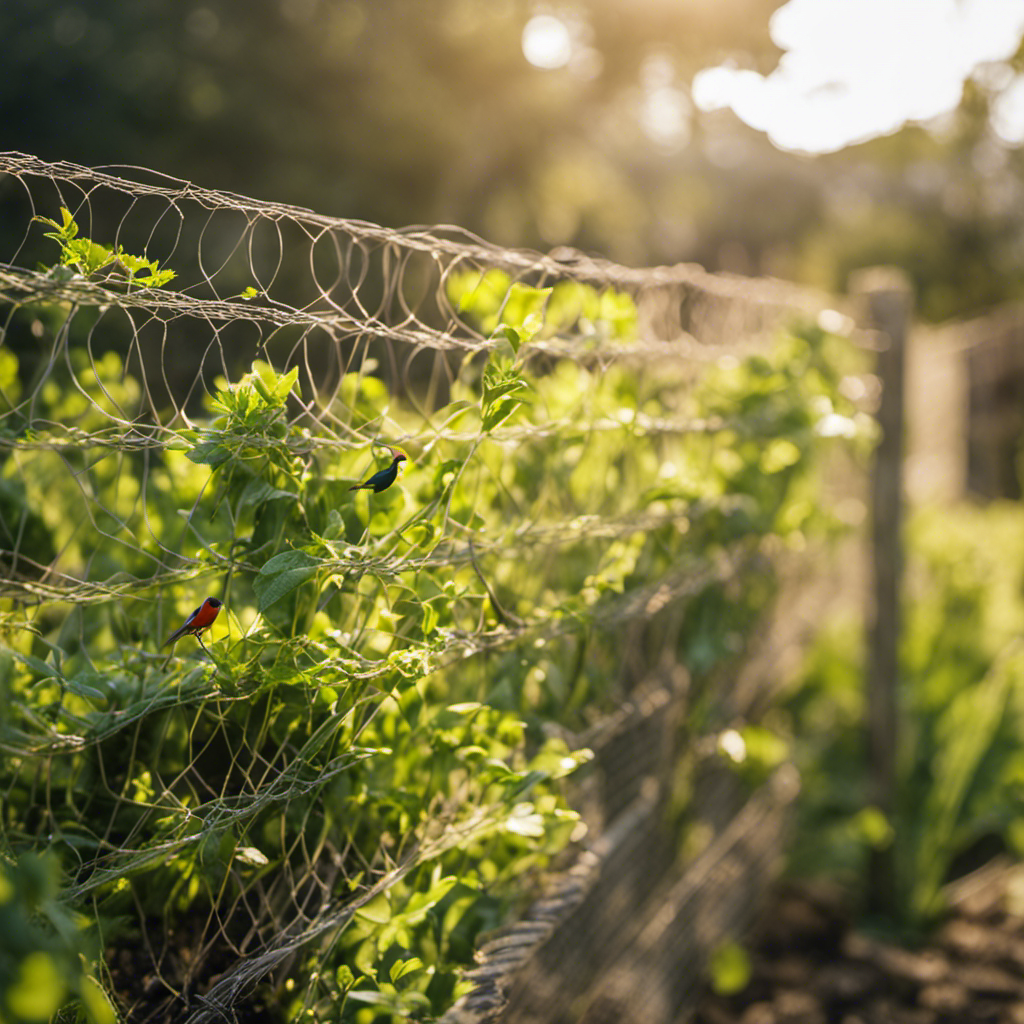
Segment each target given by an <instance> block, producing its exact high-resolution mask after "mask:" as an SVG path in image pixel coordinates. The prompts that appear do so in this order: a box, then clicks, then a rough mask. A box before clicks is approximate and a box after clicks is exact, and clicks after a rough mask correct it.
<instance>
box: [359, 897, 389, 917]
mask: <svg viewBox="0 0 1024 1024" xmlns="http://www.w3.org/2000/svg"><path fill="white" fill-rule="evenodd" d="M356 917H361V918H363V919H364V920H365V921H371V922H373V924H387V923H388V921H390V920H391V904H390V903H389V902H388V898H387V896H386V895H385V894H384V893H380V894H379V895H377V896H374V897H373V899H372V900H370V901H369V902H368V903H365V904H363V906H361V907H360V908H359V909H358V910H357V911H356Z"/></svg>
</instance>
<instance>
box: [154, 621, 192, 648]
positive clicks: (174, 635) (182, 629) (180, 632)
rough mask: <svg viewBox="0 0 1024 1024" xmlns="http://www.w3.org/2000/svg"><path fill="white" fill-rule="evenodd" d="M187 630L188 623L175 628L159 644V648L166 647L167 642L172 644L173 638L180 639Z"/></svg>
mask: <svg viewBox="0 0 1024 1024" xmlns="http://www.w3.org/2000/svg"><path fill="white" fill-rule="evenodd" d="M187 632H188V623H185V625H184V626H181V627H180V628H178V629H176V630H175V631H174V632H173V633H172V634H171V635H170V636H169V637H168V638H167V639H166V640H165V641H164V642H163V643H162V644H161V645H160V647H161V649H162V648H164V647H166V646H167V645H168V644H173V643H174V641H175V640H180V639H181V638H182V637H183V636H184V635H185V634H186V633H187Z"/></svg>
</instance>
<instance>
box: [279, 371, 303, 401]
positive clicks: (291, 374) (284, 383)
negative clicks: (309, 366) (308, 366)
mask: <svg viewBox="0 0 1024 1024" xmlns="http://www.w3.org/2000/svg"><path fill="white" fill-rule="evenodd" d="M298 380H299V368H298V367H297V366H296V367H293V368H292V369H291V370H289V371H288V372H287V373H286V374H285V375H284V376H283V377H282V378H281V379H280V380H279V381H278V382H277V386H276V387H275V388H274V394H275V396H276V397H277V398H278V399H279V400H280V402H284V400H285V399H286V398H287V397H288V395H289V394H291V390H292V388H295V391H296V394H297V395H298V396H299V397H300V398H301V397H302V392H301V391H300V390H299V388H298V387H297V385H298Z"/></svg>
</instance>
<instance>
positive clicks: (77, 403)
mask: <svg viewBox="0 0 1024 1024" xmlns="http://www.w3.org/2000/svg"><path fill="white" fill-rule="evenodd" d="M0 211H2V216H0V318H2V319H0V640H2V647H0V689H2V694H0V695H2V700H3V705H4V706H3V708H2V710H0V750H2V753H3V762H4V763H3V767H2V768H0V787H2V789H0V793H2V799H3V812H2V819H0V858H2V860H3V862H4V864H6V865H7V867H6V870H7V871H8V872H15V871H30V870H38V871H40V872H41V875H40V877H43V876H45V878H50V879H51V880H50V881H44V882H40V883H39V886H38V887H37V888H39V889H40V892H41V893H42V894H43V895H40V896H39V906H49V907H57V906H58V905H59V906H65V905H71V906H73V907H75V908H77V909H79V910H81V911H83V912H84V913H85V914H86V916H87V918H88V919H89V920H90V922H91V924H90V927H89V928H88V929H86V930H85V932H83V933H82V935H81V936H79V937H78V939H76V940H75V941H80V942H83V943H85V944H86V945H88V944H89V943H92V944H93V947H92V948H94V949H95V948H99V947H102V949H103V951H104V956H103V958H102V959H101V961H100V963H101V970H100V975H99V976H100V980H101V982H102V984H103V986H104V988H105V990H106V991H107V992H108V993H110V994H111V995H112V996H113V997H115V998H116V1000H117V1001H118V1002H119V1005H120V1008H121V1010H122V1011H123V1012H127V1013H128V1014H129V1015H130V1016H131V1017H132V1018H133V1019H139V1020H143V1019H178V1018H181V1019H185V1018H189V1017H190V1018H191V1019H194V1020H206V1019H214V1017H215V1016H217V1015H224V1014H228V1015H229V1016H230V1014H231V1012H232V1011H233V1010H237V1009H238V1007H239V1006H241V1005H242V1004H243V1003H244V1002H246V1001H248V1004H249V1005H253V1001H254V1000H255V1001H256V1003H258V1004H260V1005H264V1004H267V1005H269V1004H270V1003H271V1002H272V1003H273V1004H274V1005H276V1006H279V1007H284V1008H285V1009H284V1010H283V1011H281V1012H283V1013H284V1015H285V1016H288V1017H291V1016H294V1015H296V1014H299V1013H301V1012H302V1011H304V1010H305V1011H311V1012H315V1013H317V1014H321V1013H327V1012H331V1013H334V1014H335V1015H337V1013H340V1012H345V1013H347V1012H354V1010H355V1009H358V1008H359V1007H363V1008H366V1007H375V1008H376V1009H377V1011H378V1012H380V1013H381V1014H386V1013H389V1012H393V1013H399V1014H401V1013H413V1012H416V1011H417V1010H419V1009H421V1008H424V1007H432V1008H433V1010H434V1012H437V1011H438V1010H440V1009H443V1008H444V1007H445V1006H446V1005H448V1004H449V1003H450V1002H451V1000H452V998H453V997H454V995H455V994H457V991H458V990H457V987H456V986H457V984H458V983H457V974H456V970H455V968H456V966H457V965H458V964H459V963H464V962H466V961H467V959H468V958H469V956H470V953H471V950H472V946H473V942H474V940H475V937H476V935H477V934H478V933H479V932H480V931H481V930H485V929H487V928H489V927H492V926H494V925H495V924H497V923H498V922H499V921H500V920H501V918H502V915H503V914H504V913H505V912H506V907H507V905H508V902H509V901H510V900H514V899H516V898H517V895H518V894H520V893H521V886H522V884H523V883H522V878H523V876H525V875H528V874H529V873H530V872H531V871H534V870H536V869H537V868H538V867H542V866H543V865H544V864H546V863H547V862H548V860H549V859H550V858H551V857H552V856H553V855H554V854H555V853H557V851H558V850H560V849H561V848H562V847H564V845H565V844H566V842H567V841H568V840H569V838H570V837H571V836H572V837H574V838H576V839H579V838H580V833H581V831H582V830H581V829H580V827H579V822H578V819H577V817H576V816H575V815H574V814H573V812H571V811H570V810H569V809H568V808H567V806H566V804H565V801H564V796H563V793H562V783H561V782H560V780H561V779H562V777H563V776H565V775H567V774H568V773H569V772H571V771H572V770H573V769H574V768H575V767H576V766H577V765H578V764H580V763H582V762H583V761H584V760H586V756H587V755H586V753H585V752H582V751H575V750H574V749H573V744H572V742H571V736H572V732H573V731H574V730H577V729H579V728H582V727H584V726H586V725H587V724H589V723H591V722H593V721H594V720H595V719H596V718H597V717H598V716H599V715H601V714H602V713H603V712H604V711H605V710H607V709H608V708H610V707H612V706H613V705H614V703H615V701H616V700H618V699H619V697H620V696H621V694H622V693H623V692H626V691H628V690H629V689H630V687H631V686H632V685H634V684H635V683H636V682H637V681H639V680H640V679H641V678H642V677H643V676H644V674H645V673H646V672H647V671H649V670H650V668H651V666H653V665H655V664H657V663H658V662H659V660H660V659H663V658H665V657H672V658H680V659H682V660H683V661H685V663H686V665H687V668H688V669H689V670H690V671H691V672H692V673H693V674H694V676H695V677H697V676H700V675H701V674H702V673H703V674H705V675H706V674H707V673H709V672H710V671H711V670H712V669H713V668H714V666H715V665H716V664H718V663H720V662H721V660H722V659H726V658H728V657H731V656H732V655H734V654H735V653H736V651H737V650H738V649H739V648H741V647H742V634H743V630H744V628H745V626H746V625H747V624H748V623H749V622H750V621H751V617H752V616H754V615H756V614H758V613H759V612H760V611H761V610H762V609H763V607H764V605H765V603H766V601H767V600H768V597H769V596H770V583H769V582H768V581H767V577H766V576H765V574H764V572H763V569H764V557H765V554H766V552H768V551H770V550H771V547H772V544H774V543H777V541H778V538H780V537H783V538H784V537H787V536H793V535H794V534H797V533H799V531H801V530H802V529H804V528H805V527H806V525H807V523H808V522H809V521H810V520H811V519H812V518H813V516H814V514H815V509H814V505H813V501H811V500H810V499H809V498H808V495H807V493H806V492H805V491H802V490H801V488H803V487H804V486H805V483H804V481H805V478H806V473H805V472H804V470H805V468H806V466H807V464H808V460H809V459H810V456H811V453H812V450H813V448H814V446H815V445H816V444H817V443H818V442H819V441H820V439H821V438H822V436H829V435H831V436H835V435H836V434H842V433H844V432H845V430H846V428H845V426H843V424H849V425H850V429H851V430H855V429H857V416H856V414H855V412H854V411H853V409H852V407H850V406H849V405H848V403H847V404H846V405H845V406H844V399H843V397H842V394H841V389H840V388H839V387H838V381H839V376H838V373H837V371H835V369H834V366H833V363H832V361H831V356H830V354H829V352H828V346H829V344H831V341H830V339H829V337H828V336H827V335H825V334H824V332H822V331H821V330H819V329H817V328H814V329H809V330H805V331H802V332H799V333H793V334H790V335H787V336H786V337H785V338H783V339H782V341H780V342H778V343H777V344H776V345H775V347H772V346H771V345H769V343H768V341H767V339H768V337H769V336H770V335H771V334H772V332H774V331H776V330H777V329H778V328H779V327H780V326H782V325H784V324H786V323H787V322H789V321H790V320H791V319H792V318H793V316H794V314H796V313H803V314H804V315H809V316H810V317H812V318H813V317H814V316H815V315H816V314H817V313H818V312H819V311H820V309H821V308H823V306H824V303H823V302H822V300H821V299H819V298H818V297H816V296H813V295H809V294H807V293H804V292H801V291H799V290H797V289H795V288H792V287H788V286H783V285H781V284H779V283H777V282H770V281H752V280H746V279H739V278H731V277H727V276H717V275H710V274H707V273H706V272H704V271H703V270H701V269H700V268H695V267H686V266H680V267H671V268H653V269H648V270H632V269H628V268H623V267H619V266H615V265H612V264H609V263H606V262H603V261H601V260H596V259H592V258H590V257H587V256H585V255H583V254H580V253H569V252H566V253H560V254H554V255H552V256H541V255H538V254H536V253H529V252H521V251H516V250H508V249H503V248H500V247H497V246H493V245H490V244H487V243H485V242H483V241H481V240H480V239H478V238H475V237H473V236H471V235H469V234H467V233H466V232H464V231H461V230H458V229H455V228H408V229H403V230H393V229H388V228H383V227H380V226H378V225H374V224H368V223H363V222H359V221H352V220H343V219H339V218H332V217H328V216H324V215H321V214H317V213H313V212H311V211H308V210H303V209H297V208H294V207H289V206H283V205H280V204H276V203H270V202H261V201H258V200H254V199H249V198H245V197H242V196H237V195H232V194H227V193H222V192H215V191H210V190H206V189H202V188H199V187H197V186H195V185H192V184H190V183H187V182H182V181H179V180H176V179H171V178H168V177H166V176H163V175H158V174H155V173H153V172H150V171H146V170H141V169H137V168H130V169H112V170H96V169H87V168H83V167H78V166H74V165H70V164H64V163H57V164H47V163H44V162H42V161H40V160H38V159H36V158H34V157H30V156H25V155H22V154H15V153H8V154H0ZM830 417H831V419H829V418H830ZM823 423H827V424H828V426H827V428H823V427H822V424H823ZM837 423H838V424H839V426H837ZM392 449H394V450H395V451H398V450H401V451H402V452H403V453H405V454H407V455H408V459H407V460H406V461H405V462H404V464H403V465H402V466H401V469H400V471H399V475H398V478H397V481H396V482H395V483H394V484H393V485H391V486H389V487H387V488H386V489H382V490H380V491H379V492H377V491H374V490H351V488H352V487H353V485H355V484H357V483H358V482H360V481H362V480H365V479H366V478H367V477H369V476H370V475H371V473H373V472H376V471H377V470H380V469H383V468H385V467H387V466H388V465H389V464H390V463H391V461H392V459H393V455H394V452H393V451H392ZM206 596H214V597H217V598H218V599H220V600H222V601H223V603H224V607H223V610H222V612H221V614H220V615H219V616H218V618H217V620H216V621H215V622H214V624H213V627H212V629H211V630H210V631H209V632H208V633H207V634H206V635H205V637H204V638H203V641H204V643H205V644H206V646H207V647H208V648H209V656H207V653H206V652H205V649H204V648H201V647H200V646H199V645H198V644H197V643H196V642H195V641H193V640H192V639H190V638H188V637H186V638H184V639H182V640H181V641H179V642H178V644H177V645H176V646H175V647H174V648H173V649H172V650H171V653H170V654H169V655H168V653H167V651H166V650H160V644H161V642H162V641H163V640H164V638H165V637H166V636H167V635H168V634H169V633H170V632H171V631H172V630H174V629H176V628H177V627H178V626H179V625H181V623H182V622H184V621H185V618H186V616H187V615H188V614H189V612H190V611H191V610H192V609H193V608H194V607H195V606H197V605H198V604H199V603H200V602H201V601H202V599H203V598H204V597H206ZM46 851H48V855H49V859H48V860H46V861H45V862H39V863H40V864H43V863H45V865H46V867H45V869H43V868H39V867H38V865H37V866H36V867H34V868H33V867H28V866H26V862H24V860H23V858H22V860H18V859H17V858H18V857H19V856H21V855H24V854H25V853H43V852H46ZM50 871H53V872H57V871H59V876H58V875H53V876H52V878H51V876H50V875H49V874H47V872H50ZM12 877H13V876H12ZM47 893H48V894H49V895H46V894H47ZM26 899H27V897H26ZM28 910H32V908H31V907H29V908H28ZM28 910H27V911H26V912H28ZM35 910H37V911H38V906H36V907H35ZM52 914H53V915H56V914H57V911H56V910H53V911H52ZM51 918H52V915H51ZM26 927H28V926H27V925H26ZM72 931H74V929H72ZM57 932H58V933H59V934H63V933H61V932H60V929H59V928H58V929H57ZM40 941H41V940H40ZM66 945H67V943H65V944H64V945H61V944H60V943H58V942H56V940H55V941H54V944H52V945H51V946H45V945H44V952H45V956H48V957H50V959H51V960H52V961H53V963H54V964H57V965H60V964H61V963H63V961H61V960H60V957H61V956H65V955H67V956H70V957H71V959H70V960H69V961H68V963H69V964H72V965H77V963H78V961H77V960H76V959H75V958H74V956H73V955H72V954H71V953H68V951H67V949H66V948H65V947H66ZM69 948H70V947H69ZM39 962H40V963H41V962H42V961H39ZM65 966H66V965H65ZM18 969H19V970H23V969H24V961H21V967H20V968H18ZM55 970H56V968H55ZM76 972H77V973H76ZM58 973H59V972H58ZM11 978H12V979H13V980H11V979H7V980H6V981H5V979H4V978H3V977H0V987H2V986H3V985H4V984H9V992H13V993H15V996H16V995H17V992H18V989H17V985H18V984H20V982H19V980H18V979H19V978H21V975H18V974H17V973H16V972H15V974H14V975H12V976H11ZM51 980H52V979H51ZM50 987H51V989H52V993H53V994H52V1000H53V1004H52V1007H51V1010H52V1009H56V1008H57V1007H58V1006H60V1005H61V1004H62V1002H63V1001H64V1000H65V999H67V998H69V997H71V996H77V997H79V998H80V999H82V1000H83V1002H84V1004H85V1005H86V1007H87V1010H88V1012H89V1013H91V1014H92V1015H93V1016H94V1017H95V1018H96V1019H98V1020H102V1019H104V1014H105V1013H107V1014H109V1011H108V1010H105V1009H104V1008H105V1006H106V1004H105V1003H104V1002H103V1001H102V999H100V998H99V997H97V996H96V994H95V992H96V991H98V989H96V988H95V986H93V983H92V982H91V981H90V980H89V978H87V977H85V976H84V975H82V974H81V968H79V967H77V966H72V967H68V968H67V972H66V975H64V976H62V978H61V980H60V981H59V982H57V981H53V983H52V985H51V986H50ZM15 996H9V997H8V1003H7V1008H8V1012H12V1013H14V1015H15V1016H17V1010H16V1009H14V1010H12V1004H11V1001H10V1000H11V999H13V998H15ZM342 1007H346V1009H344V1010H343V1009H342Z"/></svg>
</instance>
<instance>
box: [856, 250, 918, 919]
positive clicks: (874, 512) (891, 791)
mask: <svg viewBox="0 0 1024 1024" xmlns="http://www.w3.org/2000/svg"><path fill="white" fill-rule="evenodd" d="M850 291H851V293H852V294H853V296H854V297H855V298H856V299H857V300H859V302H860V305H861V312H860V314H859V319H860V323H861V326H862V327H864V328H866V329H867V330H868V331H870V332H871V334H872V337H873V338H874V341H875V343H874V345H873V347H874V348H875V352H876V362H875V372H876V373H877V375H878V378H879V381H880V382H881V401H880V404H879V407H878V413H877V419H878V425H879V427H880V429H881V437H880V439H879V442H878V447H877V448H876V450H875V459H874V465H873V467H872V473H871V570H872V571H871V582H870V587H871V593H872V597H873V600H872V601H871V602H870V604H869V608H868V611H867V622H866V627H867V645H868V648H867V652H866V654H867V657H866V659H865V661H866V670H867V678H866V680H865V683H866V687H867V751H868V758H869V769H868V770H869V778H870V787H871V788H870V796H869V799H870V800H871V802H872V803H873V804H874V805H875V806H876V807H878V809H879V810H881V811H882V813H883V814H884V815H885V817H886V820H887V821H888V822H889V823H890V824H891V825H895V820H894V816H895V810H896V758H897V743H898V725H897V685H898V678H899V638H900V580H901V577H902V569H903V543H902V523H903V448H904V443H903V439H904V415H903V404H904V376H905V365H906V343H907V335H908V333H909V330H910V322H911V317H912V315H913V289H912V287H911V284H910V281H909V279H908V278H907V276H906V275H905V274H904V273H903V272H902V271H901V270H898V269H896V268H894V267H871V268H868V269H865V270H862V271H859V272H858V273H857V274H855V275H854V276H853V277H852V279H851V282H850ZM897 841H898V837H896V838H895V840H894V842H892V843H889V844H888V845H887V846H885V847H883V848H879V849H874V850H873V851H872V853H871V858H870V863H869V866H868V907H869V909H870V910H872V911H878V912H891V910H892V908H893V906H894V903H895V901H896V857H895V852H896V850H895V846H896V842H897Z"/></svg>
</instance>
